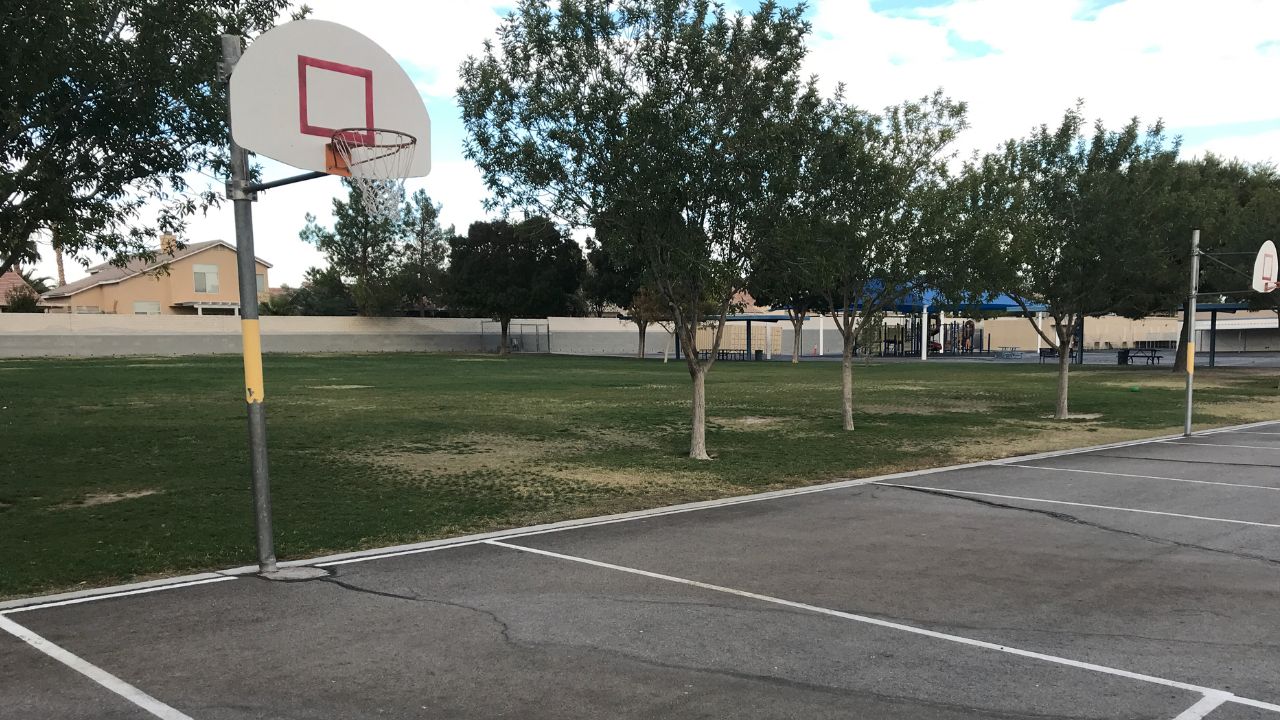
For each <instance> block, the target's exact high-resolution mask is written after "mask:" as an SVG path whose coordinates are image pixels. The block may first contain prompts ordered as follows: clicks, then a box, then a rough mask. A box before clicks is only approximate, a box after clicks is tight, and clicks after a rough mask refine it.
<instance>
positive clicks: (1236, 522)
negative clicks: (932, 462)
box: [876, 482, 1280, 529]
mask: <svg viewBox="0 0 1280 720" xmlns="http://www.w3.org/2000/svg"><path fill="white" fill-rule="evenodd" d="M876 485H879V486H881V487H896V488H904V489H907V490H924V491H926V492H936V493H942V494H943V495H974V496H976V497H991V498H1001V499H1003V500H1021V501H1023V502H1035V503H1049V504H1050V505H1071V506H1073V507H1087V508H1095V509H1098V510H1119V511H1120V512H1131V513H1142V514H1143V515H1164V516H1166V517H1179V518H1187V519H1189V520H1208V521H1211V522H1221V523H1232V524H1233V525H1252V526H1254V527H1265V528H1276V529H1280V525H1276V524H1274V523H1264V522H1253V521H1252V520H1233V519H1231V518H1220V517H1206V516H1204V515H1184V514H1183V513H1175V512H1163V511H1160V510H1140V509H1138V508H1127V507H1116V506H1114V505H1093V504H1091V503H1078V502H1068V501H1066V500H1045V499H1044V498H1029V497H1021V496H1018V495H998V494H996V493H987V492H974V491H973V490H952V489H951V488H936V487H925V486H923V485H900V484H898V483H887V482H878V483H876Z"/></svg>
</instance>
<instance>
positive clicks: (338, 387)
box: [307, 385, 373, 390]
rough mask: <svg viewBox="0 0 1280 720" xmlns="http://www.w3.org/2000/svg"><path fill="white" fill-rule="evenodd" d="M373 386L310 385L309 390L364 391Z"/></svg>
mask: <svg viewBox="0 0 1280 720" xmlns="http://www.w3.org/2000/svg"><path fill="white" fill-rule="evenodd" d="M371 387H373V386H372V385H308V386H307V389H308V390H363V389H365V388H371Z"/></svg>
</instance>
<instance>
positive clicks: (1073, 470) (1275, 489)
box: [1005, 464, 1280, 492]
mask: <svg viewBox="0 0 1280 720" xmlns="http://www.w3.org/2000/svg"><path fill="white" fill-rule="evenodd" d="M1005 467H1016V468H1027V469H1029V470H1051V471H1053V472H1070V473H1085V474H1088V475H1112V476H1114V477H1126V478H1140V479H1142V480H1168V481H1170V482H1180V483H1194V484H1196V485H1221V486H1223V487H1235V488H1249V489H1251V490H1270V491H1272V492H1280V487H1270V486H1267V485H1247V484H1245V483H1229V482H1216V481H1213V480H1188V479H1186V478H1171V477H1161V476H1159V475H1131V474H1129V473H1117V472H1106V471H1104V470H1078V469H1076V468H1058V467H1048V466H1045V465H1015V464H1009V465H1006V466H1005Z"/></svg>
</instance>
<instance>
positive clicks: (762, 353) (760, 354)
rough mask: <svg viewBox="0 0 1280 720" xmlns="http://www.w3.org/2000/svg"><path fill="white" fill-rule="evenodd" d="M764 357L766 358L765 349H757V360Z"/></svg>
mask: <svg viewBox="0 0 1280 720" xmlns="http://www.w3.org/2000/svg"><path fill="white" fill-rule="evenodd" d="M763 359H764V351H763V350H757V351H756V360H763Z"/></svg>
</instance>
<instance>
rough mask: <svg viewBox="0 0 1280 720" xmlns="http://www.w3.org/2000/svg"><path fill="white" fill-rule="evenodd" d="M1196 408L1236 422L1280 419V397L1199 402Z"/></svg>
mask: <svg viewBox="0 0 1280 720" xmlns="http://www.w3.org/2000/svg"><path fill="white" fill-rule="evenodd" d="M1197 382H1199V381H1197ZM1196 410H1197V411H1198V412H1200V411H1203V412H1206V413H1210V414H1212V415H1217V416H1219V417H1228V418H1231V421H1232V422H1236V423H1250V422H1265V421H1267V420H1277V419H1280V397H1274V398H1254V399H1253V400H1233V401H1231V402H1215V403H1197V404H1196Z"/></svg>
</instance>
